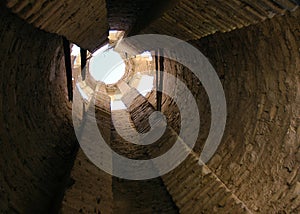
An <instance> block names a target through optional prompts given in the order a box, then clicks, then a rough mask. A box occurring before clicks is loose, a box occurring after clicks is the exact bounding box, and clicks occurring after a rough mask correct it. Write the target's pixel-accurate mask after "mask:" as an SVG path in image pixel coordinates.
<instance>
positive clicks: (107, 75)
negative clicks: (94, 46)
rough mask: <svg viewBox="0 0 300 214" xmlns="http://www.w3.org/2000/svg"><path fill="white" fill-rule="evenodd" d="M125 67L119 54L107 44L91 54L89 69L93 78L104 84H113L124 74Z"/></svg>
mask: <svg viewBox="0 0 300 214" xmlns="http://www.w3.org/2000/svg"><path fill="white" fill-rule="evenodd" d="M125 67H126V66H125V63H124V60H123V59H122V57H121V56H120V54H119V53H118V52H116V51H114V49H113V47H112V46H111V45H109V44H107V45H105V46H103V47H102V48H100V49H99V50H98V51H96V52H95V53H94V54H93V57H92V58H91V60H90V65H89V71H90V74H91V75H92V76H93V77H94V79H95V80H97V81H101V82H104V83H105V84H114V83H117V82H118V81H119V80H120V79H121V78H122V77H123V76H124V74H125Z"/></svg>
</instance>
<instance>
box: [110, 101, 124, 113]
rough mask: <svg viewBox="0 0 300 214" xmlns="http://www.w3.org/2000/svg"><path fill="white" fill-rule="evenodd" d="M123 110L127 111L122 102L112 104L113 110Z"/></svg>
mask: <svg viewBox="0 0 300 214" xmlns="http://www.w3.org/2000/svg"><path fill="white" fill-rule="evenodd" d="M122 109H126V106H125V105H124V103H123V102H122V101H121V100H114V101H112V102H111V110H112V111H114V110H122Z"/></svg>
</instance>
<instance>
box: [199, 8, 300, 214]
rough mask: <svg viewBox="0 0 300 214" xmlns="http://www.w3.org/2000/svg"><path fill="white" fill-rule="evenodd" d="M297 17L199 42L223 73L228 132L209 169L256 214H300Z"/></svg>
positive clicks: (299, 29)
mask: <svg viewBox="0 0 300 214" xmlns="http://www.w3.org/2000/svg"><path fill="white" fill-rule="evenodd" d="M299 19H300V11H299V10H297V11H296V12H294V13H291V14H287V15H286V16H283V17H276V18H274V19H273V20H270V21H267V22H264V23H262V24H260V25H256V26H252V27H248V28H245V29H242V30H238V31H235V32H232V33H229V34H218V35H215V36H212V37H210V38H207V39H203V40H200V41H199V42H196V43H197V46H198V47H200V50H203V52H204V53H205V54H206V55H207V57H209V59H210V60H211V62H212V64H213V65H214V67H215V68H216V70H217V71H218V72H219V74H220V75H224V76H223V78H224V80H223V85H224V90H225V93H226V98H227V103H228V121H227V129H226V132H225V135H224V138H223V142H222V145H221V146H220V148H219V150H218V152H217V154H216V155H215V156H214V158H213V159H212V160H211V161H210V163H209V167H210V168H211V169H214V171H215V172H216V174H217V176H218V177H219V178H220V179H221V180H222V181H223V182H224V183H225V184H226V185H227V186H228V187H229V188H230V189H231V190H232V191H233V192H234V193H235V194H236V195H237V196H238V197H239V198H240V199H241V200H242V201H244V203H245V204H246V205H247V206H248V208H249V209H251V210H252V211H253V212H257V213H284V212H285V213H299V212H300V195H299V192H298V189H299V188H298V186H299V180H300V177H299V175H300V173H299V170H300V167H299V166H300V160H299V148H300V147H299V146H300V135H299V134H300V132H299V130H300V128H299V125H300V120H299V115H300V112H299V111H300V40H299V38H300V23H299Z"/></svg>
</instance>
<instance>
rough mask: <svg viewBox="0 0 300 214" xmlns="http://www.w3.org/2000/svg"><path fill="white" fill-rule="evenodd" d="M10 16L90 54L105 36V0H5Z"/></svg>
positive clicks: (106, 25) (106, 28) (104, 39)
mask: <svg viewBox="0 0 300 214" xmlns="http://www.w3.org/2000/svg"><path fill="white" fill-rule="evenodd" d="M6 2H7V7H8V8H10V9H11V11H12V12H13V13H16V14H17V15H18V16H19V17H21V18H22V19H24V20H26V22H28V23H30V24H32V25H34V26H35V27H37V28H40V29H42V30H45V31H47V32H50V33H56V34H59V35H63V36H65V37H66V38H67V39H68V40H70V41H72V42H73V43H75V44H77V45H79V46H80V47H82V48H84V49H87V50H90V51H94V50H96V49H97V48H99V46H100V45H102V44H103V43H104V42H105V41H107V36H108V22H107V11H106V2H105V0H92V1H91V0H90V1H89V2H88V3H87V2H86V1H85V0H82V1H78V0H64V1H62V0H54V1H46V0H33V1H29V0H6Z"/></svg>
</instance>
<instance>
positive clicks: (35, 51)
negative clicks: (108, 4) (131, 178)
mask: <svg viewBox="0 0 300 214" xmlns="http://www.w3.org/2000/svg"><path fill="white" fill-rule="evenodd" d="M0 11H1V12H0V49H1V52H0V58H1V64H0V94H1V95H0V97H1V100H0V136H1V137H0V154H1V159H0V213H49V212H56V211H57V210H58V207H59V203H60V201H61V198H62V194H63V191H62V190H63V188H64V186H65V184H66V180H67V177H68V175H69V171H70V169H71V165H72V164H73V161H74V154H75V152H76V150H77V143H76V138H75V135H74V131H73V128H72V126H71V123H72V122H71V105H70V103H69V102H68V101H67V92H66V90H67V86H66V74H65V69H64V58H63V48H62V40H61V38H60V37H58V36H55V35H51V34H49V33H45V32H42V31H40V30H37V29H34V28H33V27H32V26H30V25H29V24H27V23H25V22H24V21H22V20H21V19H19V18H17V17H15V16H14V15H12V14H10V13H9V12H8V11H7V10H6V9H5V7H3V6H2V5H1V7H0Z"/></svg>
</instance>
